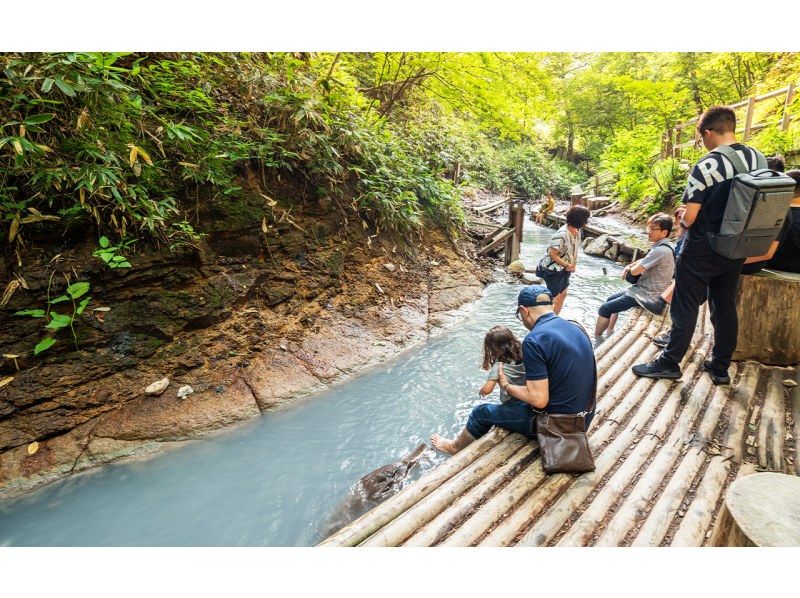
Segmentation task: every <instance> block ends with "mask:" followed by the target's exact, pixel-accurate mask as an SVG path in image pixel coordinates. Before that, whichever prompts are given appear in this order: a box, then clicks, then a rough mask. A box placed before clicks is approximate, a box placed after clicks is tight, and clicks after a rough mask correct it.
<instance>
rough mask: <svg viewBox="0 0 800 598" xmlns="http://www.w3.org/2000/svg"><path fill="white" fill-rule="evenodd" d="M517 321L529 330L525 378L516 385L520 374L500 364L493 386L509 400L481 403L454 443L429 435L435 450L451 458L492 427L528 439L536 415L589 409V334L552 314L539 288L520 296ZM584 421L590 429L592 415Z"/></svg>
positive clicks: (525, 343) (550, 302) (592, 383)
mask: <svg viewBox="0 0 800 598" xmlns="http://www.w3.org/2000/svg"><path fill="white" fill-rule="evenodd" d="M517 317H518V318H519V319H521V320H522V323H523V324H524V325H525V328H527V329H528V330H530V332H529V333H528V335H527V336H526V337H525V340H524V341H522V363H523V365H524V372H523V374H524V376H523V378H522V379H519V380H518V379H517V373H518V370H515V369H512V368H511V367H507V365H506V366H504V365H503V363H502V362H500V364H499V366H498V373H497V383H498V385H499V386H500V389H501V391H502V393H505V394H506V395H507V397H506V398H505V400H504V401H503V402H502V403H501V404H500V405H497V404H493V403H482V404H481V405H478V406H476V407H475V408H473V409H472V412H471V413H470V414H469V418H468V419H467V425H466V426H465V427H464V429H463V430H462V431H461V433H460V434H459V435H458V436H457V437H456V438H454V439H452V440H451V439H449V438H443V437H442V436H440V435H438V434H434V435H432V436H431V444H433V446H434V448H436V449H437V450H440V451H442V452H445V453H449V454H451V455H453V454H455V453H457V452H458V451H460V450H461V449H463V448H464V447H466V446H468V445H469V444H471V443H472V442H474V441H475V439H477V438H480V437H481V436H483V435H484V434H486V433H487V432H488V431H489V430H490V429H491V427H492V426H498V427H500V428H505V429H507V430H511V431H512V432H519V433H520V434H524V435H526V436H530V437H532V436H534V435H535V431H534V430H535V427H534V425H535V419H536V413H537V410H538V411H539V412H542V411H544V412H546V413H581V412H583V411H586V410H587V409H588V407H589V405H591V403H592V400H593V396H594V395H593V393H594V388H595V383H596V380H595V367H594V363H595V362H594V351H593V350H592V344H591V343H590V342H589V337H588V336H587V334H586V333H585V332H584V331H583V330H581V329H580V328H579V327H578V325H577V324H575V323H573V322H570V321H568V320H563V319H561V318H559V317H558V316H557V315H556V314H555V313H553V297H552V295H551V294H550V291H549V290H548V289H547V287H545V286H543V285H530V286H527V287H525V288H523V289H522V291H520V293H519V296H518V298H517ZM492 388H493V386H492ZM501 398H502V397H501ZM585 417H586V427H587V429H588V426H589V424H590V423H591V421H592V417H594V412H588V413H587V414H586V416H585Z"/></svg>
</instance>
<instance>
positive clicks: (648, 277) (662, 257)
mask: <svg viewBox="0 0 800 598" xmlns="http://www.w3.org/2000/svg"><path fill="white" fill-rule="evenodd" d="M670 247H671V246H670V244H669V243H667V241H659V242H658V243H656V244H655V245H653V247H652V248H651V249H650V251H649V252H648V254H647V255H646V256H644V258H642V261H641V264H640V265H641V266H642V267H643V268H645V271H644V272H642V275H641V276H640V277H639V282H637V283H636V284H635V285H633V286H632V287H631V288H629V289H628V295H630V296H631V297H633V298H634V299H636V300H637V301H640V302H641V301H642V300H644V301H656V300H657V299H658V298H659V296H660V295H661V293H663V292H664V289H666V288H667V287H668V286H669V284H670V283H671V282H672V277H673V276H674V274H675V257H674V255H673V253H672V249H670Z"/></svg>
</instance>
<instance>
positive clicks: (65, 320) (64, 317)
mask: <svg viewBox="0 0 800 598" xmlns="http://www.w3.org/2000/svg"><path fill="white" fill-rule="evenodd" d="M52 283H53V274H51V275H50V280H49V281H48V284H47V308H46V309H24V310H20V311H17V312H14V313H13V314H12V315H14V316H20V317H28V318H44V319H45V320H46V321H47V324H46V325H45V329H46V330H51V331H53V332H52V333H51V334H50V335H48V336H45V337H44V338H42V339H41V340H39V342H38V343H36V346H35V347H34V348H33V354H34V355H39V353H42V352H43V351H46V350H47V349H49V348H50V347H52V346H53V345H54V344H56V342H57V339H56V338H55V336H53V334H55V332H57V331H58V330H61V329H62V328H69V329H70V331H71V333H72V338H73V340H74V342H75V349H76V350H77V349H78V336H77V335H76V334H75V326H74V322H75V319H76V318H77V317H78V316H79V315H81V314H82V313H83V312H84V311H85V310H86V308H87V306H88V305H89V302H90V301H91V300H92V298H91V297H86V296H85V295H86V294H87V293H88V292H89V290H90V288H91V285H90V283H88V282H85V281H80V282H75V283H72V284H70V285H68V286H67V288H66V290H65V291H64V294H63V295H59V296H58V297H55V298H53V299H51V298H50V288H51V286H52ZM81 297H83V299H82V300H81V301H80V302H79V303H75V302H76V301H77V300H78V299H81ZM67 301H69V302H71V303H72V313H71V314H62V313H58V312H56V311H53V310H52V309H51V308H52V306H53V305H57V304H59V303H65V302H67Z"/></svg>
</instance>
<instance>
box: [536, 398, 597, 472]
mask: <svg viewBox="0 0 800 598" xmlns="http://www.w3.org/2000/svg"><path fill="white" fill-rule="evenodd" d="M536 438H537V439H538V441H539V451H540V453H541V458H542V469H544V470H545V472H546V473H585V472H587V471H594V459H592V451H591V450H589V442H588V440H587V439H586V424H585V420H584V418H583V415H582V414H573V413H565V414H562V413H542V414H539V415H537V416H536Z"/></svg>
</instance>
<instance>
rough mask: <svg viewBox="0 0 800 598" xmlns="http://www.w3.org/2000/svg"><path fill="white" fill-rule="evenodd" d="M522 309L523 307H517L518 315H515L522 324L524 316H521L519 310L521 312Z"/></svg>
mask: <svg viewBox="0 0 800 598" xmlns="http://www.w3.org/2000/svg"><path fill="white" fill-rule="evenodd" d="M521 307H522V306H521V305H520V306H518V307H517V313H515V314H514V316H516V318H517V320H519V321H520V322H522V316H520V315H519V310H520V308H521Z"/></svg>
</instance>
